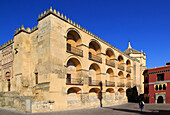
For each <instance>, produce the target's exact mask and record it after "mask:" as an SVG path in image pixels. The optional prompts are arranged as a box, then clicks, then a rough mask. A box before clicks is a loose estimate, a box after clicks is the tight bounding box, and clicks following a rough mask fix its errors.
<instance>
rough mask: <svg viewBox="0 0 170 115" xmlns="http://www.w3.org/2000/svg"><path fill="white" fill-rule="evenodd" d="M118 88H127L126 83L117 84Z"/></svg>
mask: <svg viewBox="0 0 170 115" xmlns="http://www.w3.org/2000/svg"><path fill="white" fill-rule="evenodd" d="M117 87H125V84H124V83H119V82H118V83H117Z"/></svg>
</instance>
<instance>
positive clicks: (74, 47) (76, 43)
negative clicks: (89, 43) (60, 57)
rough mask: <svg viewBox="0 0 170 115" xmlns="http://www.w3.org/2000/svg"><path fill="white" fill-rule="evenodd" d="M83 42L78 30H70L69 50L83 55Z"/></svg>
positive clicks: (68, 37)
mask: <svg viewBox="0 0 170 115" xmlns="http://www.w3.org/2000/svg"><path fill="white" fill-rule="evenodd" d="M81 43H82V41H81V38H80V36H79V34H78V33H77V32H76V31H74V30H70V31H69V32H68V33H67V52H69V53H72V54H75V55H78V56H83V50H81V47H80V44H81Z"/></svg>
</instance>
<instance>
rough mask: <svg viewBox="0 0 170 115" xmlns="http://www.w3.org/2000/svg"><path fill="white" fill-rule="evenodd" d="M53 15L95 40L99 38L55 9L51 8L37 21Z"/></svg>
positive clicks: (40, 15)
mask: <svg viewBox="0 0 170 115" xmlns="http://www.w3.org/2000/svg"><path fill="white" fill-rule="evenodd" d="M50 14H53V15H55V16H57V17H58V18H60V19H62V20H64V21H66V22H68V23H69V24H71V25H73V26H75V27H76V28H79V29H81V30H82V31H84V32H85V33H87V34H89V35H91V36H93V37H95V38H99V37H98V36H96V35H94V34H93V33H92V32H90V31H88V30H87V29H85V28H84V27H82V26H80V24H77V23H76V22H74V21H72V20H70V18H67V16H66V15H65V16H64V15H63V13H60V12H59V11H56V10H55V9H52V7H50V9H47V11H44V12H43V13H41V14H39V16H38V19H37V21H40V20H41V19H43V18H45V17H46V16H48V15H50ZM100 39H101V38H100Z"/></svg>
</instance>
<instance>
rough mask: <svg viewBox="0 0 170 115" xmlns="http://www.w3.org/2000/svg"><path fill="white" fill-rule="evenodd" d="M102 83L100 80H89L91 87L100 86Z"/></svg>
mask: <svg viewBox="0 0 170 115" xmlns="http://www.w3.org/2000/svg"><path fill="white" fill-rule="evenodd" d="M100 82H101V81H99V80H90V79H89V86H100Z"/></svg>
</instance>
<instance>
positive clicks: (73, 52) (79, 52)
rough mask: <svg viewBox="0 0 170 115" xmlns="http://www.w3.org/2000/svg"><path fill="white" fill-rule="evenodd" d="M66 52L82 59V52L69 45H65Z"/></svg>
mask: <svg viewBox="0 0 170 115" xmlns="http://www.w3.org/2000/svg"><path fill="white" fill-rule="evenodd" d="M67 52H69V53H72V54H75V55H78V56H81V57H83V50H81V49H79V48H76V47H73V46H71V44H69V43H67Z"/></svg>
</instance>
